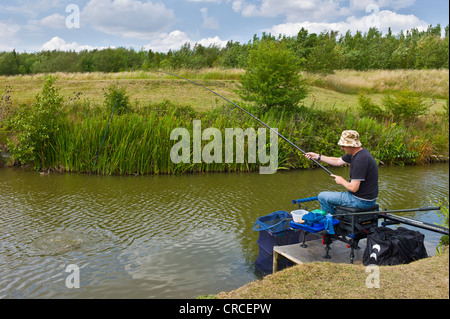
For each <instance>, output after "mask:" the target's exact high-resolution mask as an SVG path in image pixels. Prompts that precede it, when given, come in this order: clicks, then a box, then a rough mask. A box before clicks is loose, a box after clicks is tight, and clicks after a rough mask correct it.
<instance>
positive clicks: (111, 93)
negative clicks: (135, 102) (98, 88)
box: [103, 84, 131, 115]
mask: <svg viewBox="0 0 450 319" xmlns="http://www.w3.org/2000/svg"><path fill="white" fill-rule="evenodd" d="M103 105H104V106H105V108H106V111H107V112H108V113H109V114H111V113H113V112H114V114H115V115H123V114H126V113H129V112H130V109H131V104H130V97H129V96H128V95H127V92H126V88H125V87H123V86H117V85H114V84H113V85H110V86H109V87H108V88H107V89H106V91H105V93H104V98H103Z"/></svg>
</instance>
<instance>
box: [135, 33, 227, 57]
mask: <svg viewBox="0 0 450 319" xmlns="http://www.w3.org/2000/svg"><path fill="white" fill-rule="evenodd" d="M185 43H191V44H195V43H199V44H201V45H203V46H209V45H211V44H216V45H218V46H221V47H224V46H225V45H226V44H227V41H223V40H221V39H220V38H219V37H218V36H215V37H214V38H205V39H201V40H199V41H192V40H191V39H190V38H189V37H188V35H187V34H186V33H184V32H182V31H180V30H175V31H172V32H170V33H165V32H164V33H159V34H158V35H157V36H156V37H155V38H154V39H153V40H151V41H150V43H149V44H147V45H145V46H144V47H143V49H144V50H153V51H155V52H168V51H169V50H178V49H180V48H181V46H182V45H183V44H185Z"/></svg>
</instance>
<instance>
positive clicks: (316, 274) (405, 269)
mask: <svg viewBox="0 0 450 319" xmlns="http://www.w3.org/2000/svg"><path fill="white" fill-rule="evenodd" d="M379 271H380V287H379V288H367V286H366V279H367V276H368V275H369V273H368V272H366V267H365V266H363V265H350V264H333V263H328V262H323V263H309V264H301V265H297V266H294V267H291V268H287V269H284V270H282V271H279V272H277V273H275V274H272V275H268V276H266V277H265V278H264V279H263V280H259V281H254V282H251V283H249V284H247V285H245V286H243V287H241V288H238V289H236V290H234V291H231V292H222V293H220V294H218V295H217V296H212V297H214V298H221V299H222V298H223V299H441V298H442V299H448V298H449V281H448V274H449V250H448V249H446V250H445V251H444V252H443V253H442V254H441V255H436V256H433V257H429V258H425V259H421V260H418V261H415V262H412V263H410V264H407V265H397V266H380V268H379Z"/></svg>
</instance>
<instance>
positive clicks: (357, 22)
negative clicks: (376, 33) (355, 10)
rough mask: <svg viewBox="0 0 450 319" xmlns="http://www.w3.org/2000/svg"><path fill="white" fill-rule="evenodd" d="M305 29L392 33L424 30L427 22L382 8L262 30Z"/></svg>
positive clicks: (291, 33) (290, 31)
mask: <svg viewBox="0 0 450 319" xmlns="http://www.w3.org/2000/svg"><path fill="white" fill-rule="evenodd" d="M302 27H303V28H305V29H307V30H308V31H309V32H310V33H313V32H314V33H320V32H322V31H330V30H333V31H339V32H340V33H341V34H345V32H347V31H348V30H350V31H351V32H352V33H355V32H356V31H362V32H367V31H368V30H369V28H370V27H376V28H377V29H378V30H380V31H382V32H383V33H387V31H388V29H389V27H390V28H391V31H392V33H394V34H397V33H399V32H400V31H402V30H404V31H406V30H410V29H413V28H417V29H419V30H421V31H422V30H426V29H427V27H428V24H427V23H426V22H425V21H423V20H420V19H419V18H417V17H416V16H414V15H402V14H398V13H395V12H392V11H388V10H382V11H380V12H379V13H378V14H375V13H374V14H370V15H366V16H364V17H361V18H357V17H355V16H351V17H349V18H347V19H346V20H345V21H342V22H337V23H327V22H308V21H306V22H298V23H283V24H279V25H275V26H273V27H272V28H270V29H267V30H264V31H266V32H270V33H272V34H273V35H279V34H284V35H286V36H294V35H297V33H298V31H299V30H300V29H301V28H302Z"/></svg>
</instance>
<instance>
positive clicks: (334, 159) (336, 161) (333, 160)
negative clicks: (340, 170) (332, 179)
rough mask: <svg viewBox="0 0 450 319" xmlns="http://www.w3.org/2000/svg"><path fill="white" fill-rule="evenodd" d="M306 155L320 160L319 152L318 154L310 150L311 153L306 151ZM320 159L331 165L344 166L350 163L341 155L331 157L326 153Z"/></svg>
mask: <svg viewBox="0 0 450 319" xmlns="http://www.w3.org/2000/svg"><path fill="white" fill-rule="evenodd" d="M305 156H306V157H307V158H312V159H315V160H316V161H318V160H319V154H317V153H313V152H309V153H306V154H305ZM320 161H321V162H324V163H327V164H329V165H331V166H344V165H346V164H348V163H347V162H344V161H343V160H342V158H340V157H331V156H325V155H321V156H320Z"/></svg>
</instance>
